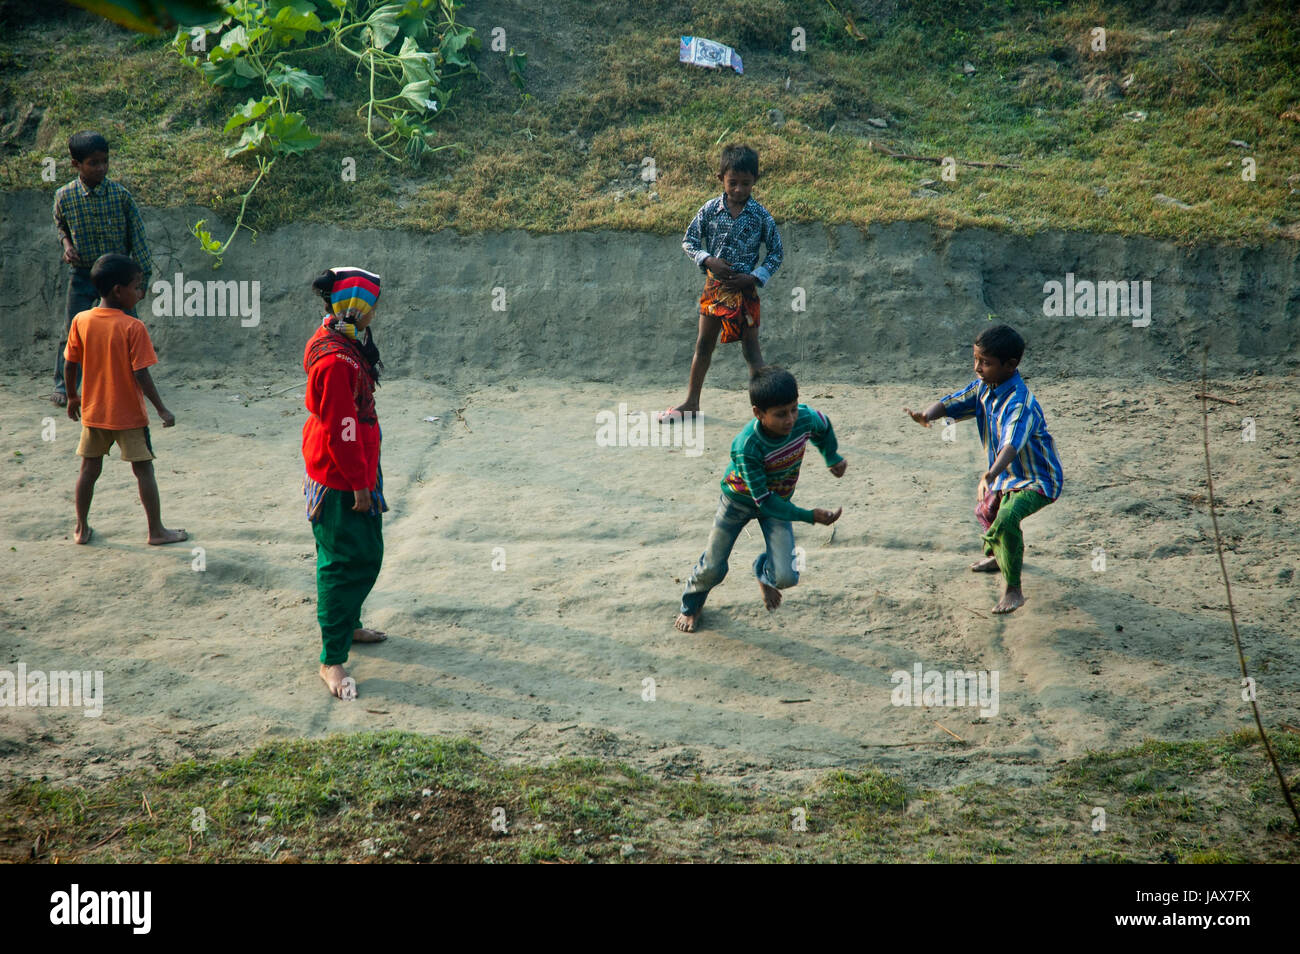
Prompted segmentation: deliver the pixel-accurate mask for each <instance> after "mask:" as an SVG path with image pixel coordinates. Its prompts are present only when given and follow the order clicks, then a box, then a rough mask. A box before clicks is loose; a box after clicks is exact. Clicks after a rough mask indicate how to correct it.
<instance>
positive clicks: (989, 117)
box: [0, 0, 1300, 241]
mask: <svg viewBox="0 0 1300 954" xmlns="http://www.w3.org/2000/svg"><path fill="white" fill-rule="evenodd" d="M1175 5H1177V4H1175ZM524 6H525V5H523V4H515V3H507V2H493V3H488V4H485V5H480V4H475V3H473V2H471V3H469V4H468V6H467V8H466V9H465V10H463V11H462V12H461V15H460V18H461V19H462V20H464V21H466V22H469V23H472V24H474V25H476V26H477V27H478V28H479V30H480V33H481V34H486V32H487V31H488V30H489V29H490V28H491V26H492V25H493V24H499V23H504V24H506V25H507V27H508V28H509V29H511V30H513V31H514V32H513V33H510V34H508V35H509V37H510V42H511V44H512V45H518V46H520V47H521V48H523V49H525V50H527V49H528V48H529V45H530V43H535V44H537V47H536V49H535V51H534V53H535V55H534V61H535V62H534V67H533V69H532V73H531V74H530V75H531V81H532V84H533V86H532V91H533V92H534V93H536V98H535V99H534V100H533V101H531V102H529V103H527V104H524V105H522V107H521V105H520V100H519V97H518V95H517V94H516V93H515V92H514V91H513V89H512V88H511V87H510V86H509V84H508V83H507V82H506V81H505V68H504V65H503V62H502V58H501V57H500V55H499V54H493V53H490V52H486V51H480V53H479V54H478V61H479V64H480V66H481V68H482V70H483V74H484V77H483V79H482V80H479V81H474V82H472V83H470V84H469V85H467V86H466V87H465V88H464V89H462V91H461V93H460V95H459V98H458V99H457V100H456V101H455V102H454V103H453V106H454V115H453V114H451V113H449V114H448V116H447V118H446V119H445V120H444V121H443V123H442V126H441V127H440V128H441V136H442V139H441V140H440V142H443V143H449V142H458V143H460V144H461V145H462V146H463V148H464V151H463V153H458V151H456V150H447V151H445V152H441V153H438V154H437V155H435V156H433V157H429V158H426V160H425V162H424V164H423V166H422V168H420V169H418V170H415V169H411V168H409V167H405V166H399V165H396V164H394V163H392V162H391V161H389V160H387V159H384V158H383V157H381V156H379V155H378V154H377V153H375V152H374V151H373V150H371V149H370V148H369V147H368V146H367V145H366V144H365V143H364V141H363V140H361V138H360V129H361V123H360V121H359V120H357V118H356V116H355V108H356V103H355V100H356V93H355V92H349V84H350V83H352V82H353V81H352V80H351V79H350V78H349V76H348V75H347V74H346V73H345V72H343V71H341V70H338V69H337V68H334V67H331V66H330V65H329V64H328V63H325V62H323V61H317V62H315V63H313V64H312V66H313V67H314V68H316V69H318V70H320V71H322V72H325V73H326V74H327V76H328V78H329V81H330V87H331V89H332V90H334V91H335V92H336V93H337V95H338V96H339V99H338V100H336V101H335V102H332V103H315V102H311V103H309V104H308V105H307V106H306V112H307V114H308V116H309V119H310V120H311V122H312V124H313V126H314V127H315V128H316V129H317V130H318V131H320V132H322V133H323V134H324V137H325V141H324V143H323V145H322V147H321V148H320V149H318V150H317V151H316V152H314V153H313V154H311V155H310V156H308V157H306V158H303V159H300V160H290V161H288V162H284V163H281V165H280V166H279V167H277V169H276V170H275V172H274V173H273V176H272V177H271V179H270V180H269V181H268V182H266V183H264V184H263V186H262V187H261V188H260V189H259V190H258V192H257V193H256V195H255V197H254V201H253V203H252V205H251V207H250V208H251V222H252V224H253V225H254V226H256V227H257V228H270V227H272V226H274V225H275V224H277V223H279V222H284V221H289V220H308V221H321V222H349V223H356V224H360V225H383V226H386V227H387V226H391V227H399V228H408V229H419V230H435V229H440V228H445V227H449V226H451V227H455V228H457V229H461V230H464V231H478V230H490V229H504V228H516V227H518V228H526V229H529V230H533V231H539V232H547V231H563V230H570V229H580V228H586V227H590V226H600V227H609V228H619V229H640V230H648V231H654V232H660V233H673V232H680V231H682V230H683V228H684V226H685V223H686V222H687V221H689V218H690V216H691V214H692V213H693V212H694V211H695V209H696V208H697V207H698V205H699V203H700V202H701V201H702V200H703V199H704V198H706V197H707V196H708V195H710V194H711V193H712V191H713V183H712V180H711V178H710V176H711V172H710V168H711V165H712V163H713V162H714V161H715V157H716V152H717V143H718V142H719V141H725V140H735V139H743V140H746V141H749V142H750V143H752V144H754V145H755V146H756V147H757V148H758V149H759V150H760V154H761V156H762V170H763V179H762V181H761V182H760V185H759V195H760V196H761V198H762V201H763V202H764V203H765V204H766V205H767V206H768V207H769V208H770V209H772V211H773V213H774V214H775V215H776V216H777V219H778V220H779V221H781V222H793V221H804V222H813V221H819V222H832V223H839V222H843V223H857V224H860V225H865V224H867V223H870V222H880V221H895V220H900V219H929V220H932V221H935V222H937V223H940V224H942V225H945V226H958V225H982V226H987V227H993V228H1013V229H1017V230H1025V231H1031V232H1032V231H1035V230H1038V229H1041V228H1049V227H1050V228H1064V229H1081V230H1090V231H1097V232H1120V233H1130V234H1143V235H1152V236H1163V237H1172V238H1178V239H1180V240H1187V241H1192V240H1203V239H1209V240H1227V241H1231V240H1247V241H1250V240H1255V239H1258V238H1259V237H1262V236H1268V235H1277V234H1282V235H1286V236H1290V237H1295V238H1300V192H1295V194H1293V187H1294V186H1297V185H1300V179H1298V180H1296V181H1294V182H1288V181H1287V180H1288V177H1294V176H1296V174H1297V173H1300V159H1298V158H1297V157H1298V156H1300V112H1298V111H1300V56H1297V54H1296V51H1297V50H1300V18H1298V17H1297V16H1296V15H1295V14H1294V13H1287V12H1285V10H1286V7H1287V6H1288V3H1287V2H1286V0H1264V2H1257V3H1252V4H1246V5H1242V8H1241V9H1236V8H1234V9H1232V10H1231V12H1217V13H1216V12H1196V11H1197V10H1201V9H1202V8H1204V9H1208V8H1211V7H1215V6H1218V7H1222V6H1224V4H1222V3H1220V4H1211V3H1196V2H1192V0H1188V2H1184V3H1182V4H1181V6H1182V7H1183V8H1184V9H1191V10H1192V12H1190V13H1186V14H1183V15H1178V16H1171V15H1168V14H1164V15H1160V16H1158V17H1156V15H1153V14H1150V13H1147V12H1145V10H1146V5H1122V4H1116V3H1100V2H1094V3H1077V4H1075V3H1072V4H1065V5H1064V9H1056V7H1058V6H1060V5H1058V4H1054V3H1051V2H1044V3H1028V2H1012V3H991V2H989V3H984V2H974V0H949V2H942V3H940V2H937V0H936V2H933V3H929V2H922V3H917V4H914V5H913V11H914V12H912V13H910V14H907V15H901V14H900V15H898V16H896V17H895V18H894V19H892V20H886V19H884V18H882V17H876V18H872V17H871V16H869V15H863V16H860V17H859V18H858V26H859V27H860V29H861V30H862V32H863V34H864V36H865V37H866V40H865V41H856V40H854V39H853V38H851V37H850V36H849V34H848V33H847V32H846V31H845V29H844V24H843V21H842V20H840V19H838V17H837V14H836V13H835V12H834V10H833V9H832V7H831V5H830V4H828V3H826V2H824V0H817V2H814V0H798V2H789V3H786V2H778V0H716V2H709V3H703V2H701V3H689V2H681V3H676V4H671V3H670V4H663V5H645V4H636V3H630V2H623V0H615V2H608V3H601V4H579V3H562V4H558V3H557V4H548V5H545V9H546V11H547V12H545V13H527V14H525V13H522V12H520V10H521V9H522V8H523V7H524ZM528 6H533V5H528ZM837 6H839V7H840V8H841V9H845V8H846V5H845V4H842V3H841V4H837ZM859 6H861V4H860V5H859ZM1008 7H1009V8H1011V9H1010V12H1008ZM55 9H57V8H55ZM649 10H653V13H651V12H647V11H649ZM557 11H558V12H557ZM915 11H919V12H915ZM927 11H938V12H927ZM47 16H50V15H49V14H47ZM1153 17H1155V18H1153ZM516 24H517V26H516ZM795 25H798V26H801V27H803V28H804V29H805V30H806V32H807V36H808V51H807V52H806V53H793V52H791V51H790V31H791V28H792V27H793V26H795ZM1096 25H1104V26H1105V27H1106V29H1107V31H1108V32H1107V52H1106V53H1104V54H1093V53H1092V52H1091V51H1090V50H1089V48H1088V39H1089V31H1090V30H1091V28H1092V27H1093V26H1096ZM6 29H7V31H8V35H7V36H6V47H7V49H6V50H5V52H3V53H0V82H2V83H3V86H0V103H7V104H8V105H9V107H10V112H11V113H12V110H13V107H14V106H17V105H20V104H21V103H23V102H32V101H35V102H37V103H38V104H39V105H44V106H46V107H47V108H48V110H49V115H48V116H47V117H46V121H45V124H44V126H43V128H42V138H43V140H44V141H41V142H39V143H38V142H35V141H33V139H34V137H33V136H31V135H29V136H27V137H26V138H25V140H20V141H19V148H18V149H13V148H10V149H9V150H7V152H6V154H5V155H4V156H3V159H0V173H2V174H0V187H3V188H8V189H18V188H27V187H40V186H41V185H42V183H40V181H39V179H38V177H37V171H36V170H37V169H38V164H39V160H40V158H41V157H42V156H45V155H55V156H60V157H61V156H62V155H63V153H62V148H61V145H60V144H61V143H62V142H64V141H65V140H66V137H67V135H68V134H69V132H71V131H73V130H75V129H78V128H83V127H87V126H93V127H96V128H99V129H102V130H103V131H104V132H105V133H106V134H107V135H108V136H109V137H110V140H111V142H112V143H113V144H114V162H115V170H116V175H118V176H120V177H121V178H123V179H124V181H127V182H128V183H129V184H130V185H131V186H132V187H133V188H134V190H135V191H136V193H137V194H138V196H139V197H140V198H141V199H142V200H143V201H144V202H145V203H147V204H150V205H155V206H174V205H185V204H196V205H200V206H204V207H213V208H215V209H217V210H218V212H219V213H220V214H222V215H224V216H225V218H226V219H227V221H229V220H230V219H232V218H233V208H234V206H235V205H237V200H238V196H239V194H240V193H241V192H242V191H243V190H244V189H245V188H247V186H248V185H249V184H250V183H251V182H252V179H253V177H254V175H255V167H254V165H253V163H252V161H251V160H250V159H249V158H248V157H246V156H245V157H240V158H239V159H237V160H231V161H228V160H224V159H222V158H221V149H222V147H223V146H225V145H228V144H230V143H231V142H233V139H234V138H235V137H234V134H223V133H222V132H221V125H222V124H223V122H224V119H225V117H226V116H227V115H228V114H229V112H230V110H231V109H232V107H233V106H234V105H236V104H238V103H241V102H242V101H243V100H244V99H245V98H246V97H247V92H246V91H239V92H231V91H222V92H218V91H214V90H211V89H207V88H205V87H204V86H203V85H202V82H201V81H200V79H199V78H198V76H197V75H196V74H194V73H193V72H192V71H189V70H188V69H187V68H186V67H184V66H183V65H182V64H180V63H179V62H178V60H177V58H176V56H175V55H174V54H173V53H172V52H171V51H170V50H169V49H168V48H167V46H166V43H165V41H163V40H160V39H150V38H144V37H137V36H132V35H129V34H126V33H125V32H124V31H120V30H118V29H116V28H113V27H109V26H106V25H103V24H101V23H100V22H98V21H95V20H94V19H93V18H91V17H89V16H88V15H84V14H80V13H69V14H60V15H59V16H58V17H57V18H50V19H34V20H30V19H17V20H15V21H11V23H10V24H9V25H8V26H7V27H6ZM683 32H687V33H698V34H700V35H704V36H710V37H713V38H715V39H718V40H721V41H723V42H729V43H732V44H733V45H736V46H737V47H738V48H739V50H740V51H741V52H742V54H743V56H744V58H745V65H746V72H745V74H744V76H736V75H734V74H731V73H729V72H728V73H725V74H724V73H713V72H710V71H707V70H701V69H697V68H688V67H686V66H683V65H679V64H677V63H676V42H677V41H676V36H677V34H679V33H683ZM51 51H53V52H54V53H55V55H54V56H53V57H51V56H50V55H49V54H50V52H51ZM539 51H540V52H539ZM965 61H970V62H972V63H973V64H975V66H976V69H977V72H976V73H975V74H974V75H973V76H972V77H969V78H968V77H965V76H963V75H962V74H961V72H960V66H961V64H962V63H963V62H965ZM566 71H568V72H566ZM1129 74H1132V75H1133V77H1134V80H1133V83H1132V85H1131V86H1130V87H1129V88H1128V89H1127V91H1126V93H1125V94H1124V95H1122V96H1121V97H1120V98H1118V99H1115V100H1113V101H1112V100H1106V99H1101V100H1095V101H1091V102H1088V101H1085V90H1086V89H1090V88H1091V89H1097V88H1100V87H1106V88H1109V89H1110V90H1111V91H1112V92H1116V93H1118V92H1119V91H1120V90H1121V86H1120V83H1121V81H1122V80H1123V79H1124V78H1125V77H1126V76H1128V75H1129ZM787 78H788V81H789V88H788V90H787V87H786V83H787ZM352 88H353V89H355V87H352ZM33 90H41V91H45V90H48V91H50V92H48V93H44V92H43V93H40V94H35V93H33V92H32V91H33ZM349 98H350V99H352V100H353V102H352V103H351V104H349V103H348V100H349ZM771 109H779V110H780V111H781V112H782V113H783V114H784V116H785V118H786V122H785V124H784V125H783V126H782V127H780V128H774V126H773V123H772V122H771V120H770V119H769V110H771ZM1133 110H1140V111H1143V112H1145V113H1146V114H1147V118H1146V120H1145V121H1143V122H1132V121H1129V120H1126V119H1124V118H1123V114H1124V113H1125V112H1128V111H1133ZM1288 111H1290V112H1292V113H1293V114H1294V115H1295V117H1296V118H1292V119H1288V118H1281V117H1282V116H1283V114H1285V113H1287V112H1288ZM872 117H883V118H886V119H887V120H888V121H889V123H890V127H889V128H888V129H887V130H884V131H880V130H876V129H873V128H871V127H870V126H868V125H866V120H867V119H868V118H872ZM867 137H870V138H873V139H875V140H876V141H878V142H882V143H884V144H886V145H887V146H889V147H890V148H891V149H893V150H895V151H899V150H901V151H905V152H908V153H914V154H925V155H952V156H956V157H959V158H962V159H976V160H982V161H989V160H994V161H996V160H1006V161H1011V162H1015V163H1019V164H1021V165H1022V168H1021V169H1015V170H1012V169H993V170H978V169H973V168H969V167H961V169H960V171H959V174H958V180H957V182H955V183H944V182H940V183H938V184H937V185H935V186H934V188H935V189H937V190H938V191H940V192H941V193H942V195H941V196H940V197H938V198H916V197H913V195H912V192H913V191H914V190H915V189H916V188H917V187H918V184H919V183H920V182H921V180H923V179H926V178H933V179H938V178H939V175H938V169H937V167H934V166H931V165H926V164H921V163H916V162H909V161H904V160H895V159H890V158H887V157H885V156H883V155H881V154H879V153H875V152H872V151H871V150H870V149H869V147H868V138H867ZM1230 139H1240V140H1245V141H1246V142H1248V143H1249V145H1250V148H1249V149H1248V150H1241V149H1239V148H1236V147H1232V146H1230V145H1228V141H1229V140H1230ZM1244 155H1249V156H1252V157H1253V158H1254V159H1255V160H1256V162H1257V166H1258V173H1257V179H1256V181H1255V182H1253V183H1247V182H1243V181H1242V180H1241V177H1240V168H1241V167H1240V161H1241V158H1242V157H1243V156H1244ZM345 156H352V157H354V158H355V159H356V160H357V162H358V181H356V182H354V183H344V182H342V181H341V179H340V176H339V172H338V170H339V169H340V162H341V160H342V159H343V157H345ZM643 156H652V157H654V159H655V161H656V164H657V167H658V172H659V178H658V181H657V183H656V184H655V187H654V188H655V190H656V192H657V196H658V198H657V199H651V198H650V196H649V191H650V190H649V189H648V188H646V187H644V186H643V185H642V184H641V183H640V179H639V176H638V175H637V173H636V169H637V165H638V164H639V163H640V161H641V159H642V157H643ZM60 161H61V163H62V164H61V167H60V177H61V179H62V178H67V177H70V174H71V173H70V172H68V173H67V175H65V174H64V170H66V169H67V163H66V159H63V158H61V160H60ZM1099 190H1105V192H1104V194H1102V195H1098V194H1097V193H1098V191H1099ZM618 192H624V193H626V195H625V197H624V198H622V199H621V200H616V198H615V195H616V193H618ZM1159 193H1164V194H1165V195H1169V196H1173V197H1175V198H1177V199H1180V200H1183V201H1186V202H1187V203H1189V204H1192V205H1193V206H1194V208H1192V209H1189V210H1184V209H1178V208H1173V207H1170V206H1167V205H1161V204H1159V203H1158V202H1156V200H1155V196H1156V195H1157V194H1159Z"/></svg>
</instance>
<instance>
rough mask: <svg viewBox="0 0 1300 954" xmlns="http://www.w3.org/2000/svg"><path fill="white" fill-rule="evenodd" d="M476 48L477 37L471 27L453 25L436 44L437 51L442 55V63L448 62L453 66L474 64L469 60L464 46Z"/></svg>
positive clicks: (470, 65) (471, 65) (477, 44)
mask: <svg viewBox="0 0 1300 954" xmlns="http://www.w3.org/2000/svg"><path fill="white" fill-rule="evenodd" d="M466 47H469V48H470V49H478V47H479V38H478V37H477V36H475V35H474V28H473V27H453V28H452V29H450V30H448V31H447V32H446V33H444V34H443V37H442V43H440V44H439V45H438V53H439V55H440V56H442V60H443V62H444V63H450V64H452V65H453V66H460V67H466V68H473V66H474V64H473V63H471V62H470V61H469V57H468V56H467V55H466V50H465V48H466Z"/></svg>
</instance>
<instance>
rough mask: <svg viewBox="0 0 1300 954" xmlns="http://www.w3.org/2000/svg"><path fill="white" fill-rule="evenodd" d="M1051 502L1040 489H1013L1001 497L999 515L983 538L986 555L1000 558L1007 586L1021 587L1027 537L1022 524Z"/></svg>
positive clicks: (1000, 566) (1000, 568)
mask: <svg viewBox="0 0 1300 954" xmlns="http://www.w3.org/2000/svg"><path fill="white" fill-rule="evenodd" d="M1051 502H1052V501H1051V499H1050V498H1048V497H1044V496H1043V495H1042V494H1040V493H1039V492H1038V491H1037V490H1014V491H1012V492H1011V493H1009V494H1007V495H1006V496H1005V497H1003V498H1002V502H1001V504H1000V505H999V506H998V515H997V516H996V517H994V518H993V523H992V524H991V525H990V526H989V529H988V532H987V533H985V534H984V536H983V537H981V539H982V540H983V541H984V555H985V556H991V557H997V560H998V569H999V570H1001V571H1002V576H1003V578H1004V579H1005V580H1006V581H1007V586H1019V585H1020V567H1021V566H1022V565H1023V564H1024V562H1025V538H1024V535H1023V534H1022V533H1021V532H1020V521H1022V520H1024V519H1025V518H1026V517H1028V516H1029V515H1030V514H1032V513H1037V512H1038V511H1039V510H1042V509H1043V508H1044V507H1046V506H1047V505H1048V504H1049V503H1051Z"/></svg>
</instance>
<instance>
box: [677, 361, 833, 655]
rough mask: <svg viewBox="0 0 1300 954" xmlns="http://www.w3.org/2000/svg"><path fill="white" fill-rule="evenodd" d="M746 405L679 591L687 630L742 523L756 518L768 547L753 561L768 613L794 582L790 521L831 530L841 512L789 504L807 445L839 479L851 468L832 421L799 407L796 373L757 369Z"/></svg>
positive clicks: (680, 621)
mask: <svg viewBox="0 0 1300 954" xmlns="http://www.w3.org/2000/svg"><path fill="white" fill-rule="evenodd" d="M749 400H750V403H751V404H752V405H753V410H754V420H752V421H750V422H749V423H748V424H746V425H745V427H744V428H743V429H742V430H741V432H740V433H739V434H737V435H736V439H735V440H733V441H732V442H731V464H730V466H728V467H727V471H726V473H725V474H724V475H723V477H722V497H721V499H720V500H719V502H718V510H717V513H716V514H714V517H713V532H712V533H711V534H710V535H709V543H708V548H707V549H706V550H705V551H704V552H703V553H702V554H700V561H699V563H697V564H696V565H695V570H694V572H693V573H692V574H691V578H690V579H689V580H688V581H687V582H686V592H684V593H683V594H682V605H681V610H680V613H679V615H678V617H677V623H676V626H677V628H678V629H680V630H681V631H682V632H684V633H692V632H694V631H695V628H696V626H697V625H698V623H699V619H700V611H701V609H702V608H703V606H704V601H705V600H706V599H707V598H708V595H709V590H711V589H713V587H715V586H717V585H718V584H719V583H721V582H722V580H723V578H724V577H725V576H726V575H727V558H728V557H729V556H730V555H731V548H732V547H733V546H735V544H736V538H737V537H738V536H740V531H741V529H742V528H744V526H745V524H747V523H749V521H751V520H755V519H756V520H758V525H759V527H760V528H761V529H762V531H763V539H764V541H766V543H767V549H766V550H765V551H764V552H762V553H760V554H759V555H758V558H757V559H756V560H755V561H754V575H755V576H756V577H758V588H759V590H760V591H761V592H762V594H763V604H764V605H765V606H766V607H767V608H768V610H769V611H770V610H774V609H776V608H777V607H778V606H780V605H781V590H784V589H788V588H789V587H791V586H794V585H795V584H796V583H798V582H799V573H798V571H797V570H796V569H795V567H794V530H793V528H792V527H791V526H790V523H791V521H793V520H798V521H801V522H803V523H820V524H826V525H829V524H832V523H834V522H835V521H836V520H838V519H839V518H840V514H841V513H843V511H844V508H843V507H841V508H839V509H838V510H823V509H821V508H818V509H814V510H804V509H803V508H802V507H796V506H795V505H794V504H793V503H791V502H790V497H791V496H792V495H793V494H794V485H795V482H796V481H798V479H799V468H800V467H801V466H802V464H803V454H804V450H805V449H806V448H807V446H808V441H809V440H811V441H812V442H813V445H814V446H815V447H817V448H818V449H819V450H820V451H821V454H822V457H823V458H824V459H825V461H826V466H827V467H829V468H830V471H831V473H832V474H834V475H835V476H836V477H843V476H844V471H845V470H847V469H848V466H849V464H848V461H846V460H845V459H844V458H843V457H841V456H840V455H839V454H838V453H837V452H836V449H837V447H838V446H839V445H838V442H837V441H836V440H835V431H834V430H833V429H832V428H831V422H830V419H829V418H827V417H826V415H825V414H823V413H821V412H820V411H815V410H813V409H812V408H810V407H808V405H806V404H800V403H799V386H798V384H796V382H795V379H794V375H792V374H791V373H790V372H789V371H787V370H785V368H781V367H777V366H775V365H773V366H771V367H766V368H760V369H759V371H758V373H757V374H756V375H754V377H752V378H751V379H750V381H749Z"/></svg>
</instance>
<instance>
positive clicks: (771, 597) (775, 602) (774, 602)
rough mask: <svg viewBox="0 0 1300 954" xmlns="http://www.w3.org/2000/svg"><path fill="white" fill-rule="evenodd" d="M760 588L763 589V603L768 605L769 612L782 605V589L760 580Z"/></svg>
mask: <svg viewBox="0 0 1300 954" xmlns="http://www.w3.org/2000/svg"><path fill="white" fill-rule="evenodd" d="M758 588H759V589H760V590H762V591H763V605H764V606H766V607H767V611H768V612H769V613H770V612H772V610H774V609H776V608H777V607H778V606H780V605H781V591H780V590H778V589H777V588H776V587H775V586H768V585H767V584H766V583H764V582H763V581H762V580H759V582H758Z"/></svg>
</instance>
